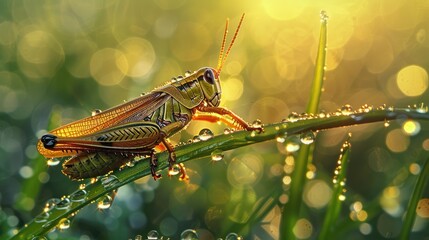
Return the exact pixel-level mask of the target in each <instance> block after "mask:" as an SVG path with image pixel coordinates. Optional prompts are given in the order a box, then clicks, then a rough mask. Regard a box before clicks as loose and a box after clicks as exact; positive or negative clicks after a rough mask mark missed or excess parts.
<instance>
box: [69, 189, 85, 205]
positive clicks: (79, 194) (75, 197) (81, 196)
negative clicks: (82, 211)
mask: <svg viewBox="0 0 429 240" xmlns="http://www.w3.org/2000/svg"><path fill="white" fill-rule="evenodd" d="M86 195H87V192H86V191H85V190H83V189H79V190H77V191H76V192H74V193H72V194H71V195H70V199H71V201H72V202H82V201H85V198H86Z"/></svg>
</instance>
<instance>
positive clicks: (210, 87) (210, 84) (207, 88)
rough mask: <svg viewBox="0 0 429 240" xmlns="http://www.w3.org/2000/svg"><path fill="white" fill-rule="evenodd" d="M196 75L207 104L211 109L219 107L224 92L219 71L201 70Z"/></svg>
mask: <svg viewBox="0 0 429 240" xmlns="http://www.w3.org/2000/svg"><path fill="white" fill-rule="evenodd" d="M196 74H197V79H198V82H199V83H200V86H201V89H202V90H203V93H204V99H205V101H206V103H207V104H208V105H209V106H211V107H217V106H219V104H220V96H221V93H222V90H221V87H220V81H219V74H218V72H217V70H216V69H214V68H210V67H206V68H201V69H199V70H198V71H197V73H196Z"/></svg>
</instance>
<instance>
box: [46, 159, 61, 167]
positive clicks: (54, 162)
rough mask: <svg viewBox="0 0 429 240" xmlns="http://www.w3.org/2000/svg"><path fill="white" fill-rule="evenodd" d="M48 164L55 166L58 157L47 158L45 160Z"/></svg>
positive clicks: (58, 161)
mask: <svg viewBox="0 0 429 240" xmlns="http://www.w3.org/2000/svg"><path fill="white" fill-rule="evenodd" d="M46 163H47V164H48V166H51V167H52V166H57V165H58V164H59V163H60V159H58V158H49V159H48V161H46Z"/></svg>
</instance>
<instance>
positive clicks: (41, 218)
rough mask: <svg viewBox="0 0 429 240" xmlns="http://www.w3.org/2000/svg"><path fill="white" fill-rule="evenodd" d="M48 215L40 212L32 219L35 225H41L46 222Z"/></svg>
mask: <svg viewBox="0 0 429 240" xmlns="http://www.w3.org/2000/svg"><path fill="white" fill-rule="evenodd" d="M48 218H49V213H47V212H42V213H41V214H39V215H37V217H35V218H34V221H35V222H36V223H42V222H46V221H48Z"/></svg>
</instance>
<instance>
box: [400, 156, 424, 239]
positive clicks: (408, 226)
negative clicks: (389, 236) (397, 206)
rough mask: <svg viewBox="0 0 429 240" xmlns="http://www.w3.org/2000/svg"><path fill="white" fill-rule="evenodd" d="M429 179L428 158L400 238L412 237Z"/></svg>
mask: <svg viewBox="0 0 429 240" xmlns="http://www.w3.org/2000/svg"><path fill="white" fill-rule="evenodd" d="M428 180H429V159H426V161H425V163H424V165H423V170H422V171H421V172H420V175H419V177H418V178H417V183H416V186H415V187H414V191H413V194H412V195H411V199H410V202H409V203H408V207H407V213H406V215H405V218H404V223H403V224H402V229H401V233H400V235H399V239H401V240H405V239H410V233H411V230H412V228H413V224H414V220H415V219H416V209H417V204H418V202H419V200H420V198H421V196H422V193H423V189H424V187H425V185H426V183H427V182H428Z"/></svg>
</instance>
